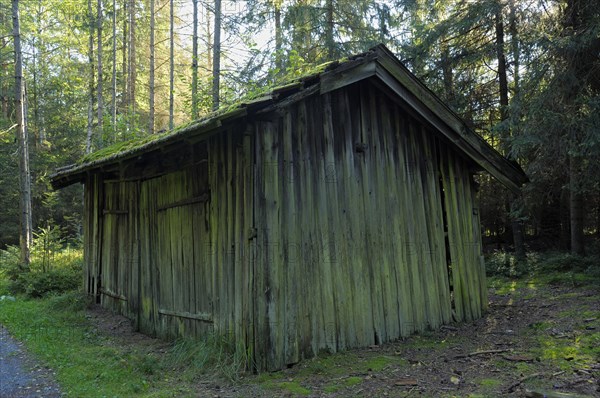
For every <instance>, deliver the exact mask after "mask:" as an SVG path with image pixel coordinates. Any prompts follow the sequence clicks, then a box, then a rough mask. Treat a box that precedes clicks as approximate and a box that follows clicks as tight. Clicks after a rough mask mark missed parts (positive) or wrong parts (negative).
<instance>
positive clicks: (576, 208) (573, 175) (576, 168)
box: [569, 155, 585, 255]
mask: <svg viewBox="0 0 600 398" xmlns="http://www.w3.org/2000/svg"><path fill="white" fill-rule="evenodd" d="M569 190H570V192H569V208H570V210H571V211H570V213H571V252H572V253H574V254H579V255H584V254H585V244H584V240H583V239H584V235H583V218H584V217H583V216H584V202H583V193H582V192H581V159H580V158H579V157H578V156H577V155H571V156H569Z"/></svg>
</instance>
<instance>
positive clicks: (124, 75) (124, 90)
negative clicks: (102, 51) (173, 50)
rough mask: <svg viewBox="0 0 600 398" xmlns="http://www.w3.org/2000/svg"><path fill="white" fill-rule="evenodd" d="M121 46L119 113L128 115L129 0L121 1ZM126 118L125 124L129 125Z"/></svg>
mask: <svg viewBox="0 0 600 398" xmlns="http://www.w3.org/2000/svg"><path fill="white" fill-rule="evenodd" d="M122 10H123V17H122V18H123V29H122V33H123V45H122V46H121V95H122V99H121V109H122V110H121V112H122V113H125V114H126V115H129V63H128V62H127V59H128V58H127V56H128V55H129V22H128V20H129V11H128V10H129V0H123V7H122ZM127 119H128V118H126V123H129V122H128V121H127Z"/></svg>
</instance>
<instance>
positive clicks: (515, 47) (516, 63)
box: [508, 0, 521, 98]
mask: <svg viewBox="0 0 600 398" xmlns="http://www.w3.org/2000/svg"><path fill="white" fill-rule="evenodd" d="M508 4H509V7H510V22H509V31H510V43H511V51H512V56H513V76H514V77H513V84H514V91H515V97H516V98H519V95H520V91H519V89H520V84H521V70H520V67H521V56H520V55H521V54H520V50H519V34H518V28H517V10H516V8H515V0H510V1H509V3H508Z"/></svg>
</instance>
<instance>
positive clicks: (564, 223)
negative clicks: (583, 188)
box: [558, 187, 571, 250]
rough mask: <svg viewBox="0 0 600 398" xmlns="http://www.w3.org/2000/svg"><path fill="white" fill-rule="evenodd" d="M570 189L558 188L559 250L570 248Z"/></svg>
mask: <svg viewBox="0 0 600 398" xmlns="http://www.w3.org/2000/svg"><path fill="white" fill-rule="evenodd" d="M569 196H570V190H569V189H568V188H567V187H563V188H561V190H560V203H559V208H558V210H559V217H560V237H559V248H560V249H561V250H570V248H571V216H570V212H569V206H570V205H569Z"/></svg>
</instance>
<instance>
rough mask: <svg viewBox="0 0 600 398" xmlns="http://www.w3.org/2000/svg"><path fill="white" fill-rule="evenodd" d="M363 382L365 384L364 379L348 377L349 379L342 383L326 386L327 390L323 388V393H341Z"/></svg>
mask: <svg viewBox="0 0 600 398" xmlns="http://www.w3.org/2000/svg"><path fill="white" fill-rule="evenodd" d="M362 382H363V379H362V377H358V376H350V377H347V378H345V379H343V380H341V381H340V382H335V383H331V384H328V385H326V386H325V388H323V391H325V392H326V393H334V392H337V391H340V390H342V389H344V388H349V387H354V386H356V385H359V384H360V383H362Z"/></svg>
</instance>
